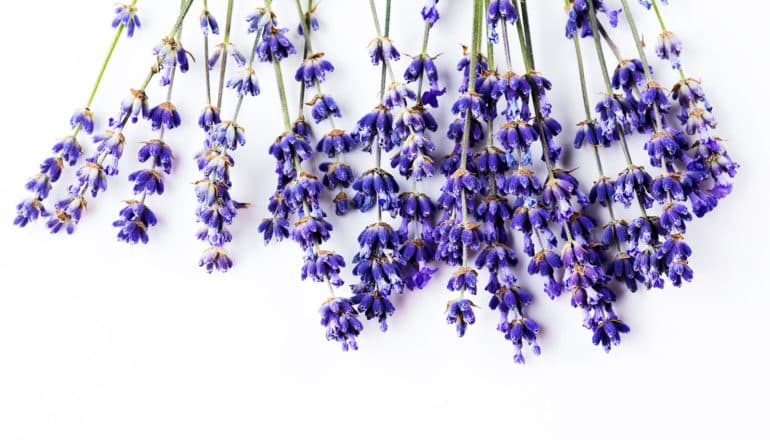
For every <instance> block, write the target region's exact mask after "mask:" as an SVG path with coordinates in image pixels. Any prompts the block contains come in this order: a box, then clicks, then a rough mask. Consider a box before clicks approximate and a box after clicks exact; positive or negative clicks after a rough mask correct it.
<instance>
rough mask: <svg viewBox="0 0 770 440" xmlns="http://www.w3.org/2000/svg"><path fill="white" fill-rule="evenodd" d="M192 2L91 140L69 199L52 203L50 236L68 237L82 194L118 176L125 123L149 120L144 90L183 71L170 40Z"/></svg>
mask: <svg viewBox="0 0 770 440" xmlns="http://www.w3.org/2000/svg"><path fill="white" fill-rule="evenodd" d="M192 2H193V0H187V2H186V3H185V4H184V5H183V6H182V9H181V11H180V13H179V16H178V17H177V20H176V23H174V26H173V27H172V28H171V32H169V34H168V37H166V38H164V39H163V40H162V42H161V44H160V45H158V46H156V47H155V48H154V49H153V54H154V55H155V60H154V62H153V64H152V66H151V67H150V71H149V72H148V74H147V76H146V77H145V79H144V81H143V82H142V85H141V87H140V88H139V89H137V90H131V95H130V96H129V97H128V98H127V99H126V100H124V102H123V103H121V108H120V112H119V114H118V116H116V117H115V118H113V119H111V120H110V129H108V130H106V131H105V133H104V134H102V135H98V136H94V141H96V142H97V143H98V146H97V149H96V152H95V153H94V154H93V155H92V156H91V157H89V158H88V159H87V160H86V163H85V165H83V166H82V167H81V168H80V169H79V170H78V172H77V181H76V182H74V183H73V184H71V185H70V186H69V188H68V192H69V196H68V197H66V198H63V199H60V200H59V201H58V202H57V203H56V211H55V213H54V215H53V216H52V217H51V218H50V219H49V220H48V222H47V224H46V225H47V226H48V229H49V230H50V231H51V232H52V233H58V232H60V231H62V230H65V231H67V233H68V234H71V233H72V232H74V230H75V226H76V225H77V224H78V222H79V221H80V220H81V218H82V215H83V211H84V210H85V208H86V205H87V201H86V194H87V193H88V192H89V191H90V193H91V196H92V197H96V196H97V195H98V194H99V193H100V192H103V191H105V190H106V189H107V179H108V177H109V176H114V175H116V174H117V173H118V163H119V161H120V158H121V156H122V155H123V147H124V145H125V141H126V140H125V136H124V135H123V131H124V129H125V127H126V125H127V123H128V122H129V120H130V121H132V122H137V120H138V117H139V116H140V115H141V116H143V117H149V116H150V114H149V109H148V108H147V95H146V94H145V90H146V88H147V86H148V85H149V83H150V81H151V80H152V78H153V77H154V76H155V75H156V74H158V73H161V72H164V71H165V72H166V73H165V74H164V76H166V75H170V74H168V73H167V72H168V70H173V69H175V68H176V67H177V65H179V68H180V69H181V70H186V69H185V67H184V66H183V63H184V62H185V55H183V53H185V52H184V48H182V46H181V44H180V43H179V42H178V41H176V39H175V38H174V37H175V35H176V33H177V31H178V30H179V28H180V27H181V26H182V22H183V21H184V18H185V16H186V15H187V12H188V11H189V10H190V6H192Z"/></svg>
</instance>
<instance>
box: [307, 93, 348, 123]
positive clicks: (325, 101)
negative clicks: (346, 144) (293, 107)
mask: <svg viewBox="0 0 770 440" xmlns="http://www.w3.org/2000/svg"><path fill="white" fill-rule="evenodd" d="M307 105H309V106H311V107H312V111H311V113H312V115H313V120H315V122H316V124H317V123H319V122H321V121H324V120H326V119H330V118H332V117H335V118H341V117H342V112H341V111H340V108H339V107H338V106H337V102H336V101H335V100H334V98H332V97H331V96H328V95H316V96H315V97H314V98H313V99H311V100H310V101H309V102H308V103H307Z"/></svg>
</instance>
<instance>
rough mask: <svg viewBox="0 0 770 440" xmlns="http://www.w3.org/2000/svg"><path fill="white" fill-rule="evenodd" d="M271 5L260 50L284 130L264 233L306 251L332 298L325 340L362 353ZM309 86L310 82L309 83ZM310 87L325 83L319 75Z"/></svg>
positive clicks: (324, 314)
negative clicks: (295, 113)
mask: <svg viewBox="0 0 770 440" xmlns="http://www.w3.org/2000/svg"><path fill="white" fill-rule="evenodd" d="M270 4H271V1H270V0H268V1H267V2H266V9H267V14H270V16H271V19H270V21H269V22H268V24H267V27H266V28H265V30H264V34H265V36H264V40H263V42H262V44H263V46H262V49H261V51H260V49H259V48H258V52H259V53H260V59H261V60H262V61H264V62H270V63H272V64H273V68H274V70H275V78H276V84H277V85H278V92H279V97H280V101H281V102H280V105H281V114H282V116H283V123H284V130H285V131H284V133H283V134H281V135H280V136H279V137H278V138H277V140H276V141H275V143H274V144H273V145H271V147H270V152H271V154H272V155H273V156H274V157H275V158H276V161H277V163H276V172H277V174H278V188H277V190H276V193H275V195H274V196H273V197H272V199H271V201H270V204H269V208H270V210H271V211H272V213H273V217H272V218H267V219H265V220H263V222H262V223H261V224H260V226H259V230H260V232H262V233H263V234H264V236H265V239H266V241H270V239H271V238H272V237H273V235H274V234H276V233H277V234H276V237H277V238H279V239H281V238H283V237H285V236H288V235H290V236H291V237H292V238H293V239H294V241H296V242H297V244H299V246H300V247H301V248H302V250H303V251H304V252H305V256H304V260H305V262H304V265H303V267H302V278H303V279H306V278H310V279H312V280H313V281H316V282H320V283H325V284H326V285H327V286H328V288H329V292H330V294H331V297H330V298H329V299H328V300H327V301H325V302H324V303H323V304H322V306H321V309H320V313H321V325H323V326H324V327H326V338H327V339H328V340H333V341H337V342H339V343H340V344H341V346H342V349H343V350H344V351H348V350H350V349H352V350H357V349H358V344H357V342H356V337H357V336H358V335H359V334H360V332H361V330H362V329H363V325H362V324H361V322H360V321H359V320H358V318H357V317H356V316H357V315H358V312H357V311H356V310H355V308H354V307H353V304H352V302H351V300H349V299H347V298H338V297H336V295H335V292H334V288H335V287H340V286H342V284H343V283H344V282H343V280H342V278H341V277H340V272H341V270H342V268H343V267H344V266H345V260H344V259H343V258H342V256H340V255H338V254H336V253H334V252H331V251H326V250H322V249H321V248H320V246H321V245H322V244H323V243H324V242H325V241H327V240H328V239H329V238H330V232H331V230H332V226H331V224H330V223H329V222H328V221H327V220H326V213H325V212H324V211H323V209H322V208H321V205H320V195H321V193H322V191H323V185H322V184H321V183H320V181H319V179H318V177H316V176H314V175H312V174H310V173H307V172H305V171H304V170H303V167H302V162H303V161H304V160H307V159H310V158H311V157H312V153H313V152H312V148H311V147H310V145H309V143H308V141H307V136H308V135H309V129H308V126H307V125H306V123H305V122H304V119H303V118H302V117H300V118H299V119H298V120H297V121H296V122H295V123H294V124H292V123H291V116H290V114H289V106H288V101H287V99H286V87H285V84H284V79H283V72H282V68H281V61H282V60H283V59H285V58H286V57H287V56H288V55H290V54H294V53H295V52H296V51H295V49H294V46H293V45H291V43H290V42H289V41H288V40H287V39H285V37H284V36H283V34H284V33H285V32H286V29H282V28H279V27H278V25H277V21H276V19H275V16H274V15H273V14H272V11H271V10H270ZM297 7H298V11H299V13H300V17H301V18H302V19H304V18H303V14H302V8H301V5H300V4H299V2H297ZM308 17H309V16H308ZM305 26H307V24H303V27H305ZM304 36H305V45H306V49H307V51H311V50H312V49H311V45H310V28H309V26H307V27H305V29H304ZM300 69H302V68H300ZM311 76H314V75H311ZM303 77H304V75H303ZM303 82H304V81H303ZM307 82H311V81H307ZM307 82H305V84H306V85H307ZM311 83H316V85H320V82H319V81H318V78H317V77H316V78H315V81H312V82H311ZM319 93H320V86H319ZM292 219H296V222H295V223H294V225H293V227H290V226H289V224H290V223H289V222H290V221H291V220H292Z"/></svg>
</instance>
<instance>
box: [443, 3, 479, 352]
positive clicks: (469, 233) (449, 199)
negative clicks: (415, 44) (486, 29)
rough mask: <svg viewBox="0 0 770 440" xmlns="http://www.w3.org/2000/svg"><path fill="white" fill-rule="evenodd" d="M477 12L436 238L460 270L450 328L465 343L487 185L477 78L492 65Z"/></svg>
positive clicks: (463, 64) (454, 109)
mask: <svg viewBox="0 0 770 440" xmlns="http://www.w3.org/2000/svg"><path fill="white" fill-rule="evenodd" d="M473 6H474V8H473V14H472V17H473V20H472V35H473V38H472V44H471V47H470V50H469V51H467V50H466V52H467V57H466V58H464V59H463V60H461V62H460V65H459V70H461V72H462V74H463V81H462V85H461V87H460V93H461V96H460V98H459V99H458V100H457V101H456V102H455V103H454V105H453V106H452V112H453V113H454V114H455V115H457V119H456V120H455V122H454V123H452V125H450V128H449V134H448V136H449V138H450V139H452V140H454V141H455V142H456V144H455V148H454V151H453V153H452V155H450V156H449V157H447V158H446V159H445V161H444V163H443V164H442V172H443V173H444V175H445V176H446V183H445V184H444V186H443V187H442V189H441V196H440V197H439V200H438V201H439V204H440V205H441V206H442V208H443V210H444V214H443V216H442V218H441V220H440V222H439V224H438V226H437V227H436V230H435V232H434V234H435V240H436V242H437V257H438V258H440V259H441V260H442V261H444V262H446V263H447V264H449V265H451V266H455V267H457V270H456V271H455V272H454V273H453V274H452V277H451V278H450V281H449V284H448V288H449V290H451V291H455V292H458V295H459V296H458V297H457V298H456V299H453V300H451V301H449V303H448V304H447V322H448V323H450V324H454V325H455V327H456V330H457V335H458V336H460V337H462V336H464V335H465V332H466V330H467V328H468V326H469V325H472V324H474V323H475V321H476V317H475V313H474V311H473V308H474V307H475V304H474V303H473V302H472V301H470V300H468V299H467V298H465V294H466V292H470V293H471V294H476V292H477V280H478V272H476V270H474V269H472V268H471V267H470V259H469V258H470V256H469V253H470V252H471V251H473V250H479V249H480V247H481V243H482V231H481V225H480V224H478V223H472V222H471V219H470V217H471V215H472V212H473V211H474V208H475V201H476V198H477V197H478V196H481V191H482V182H481V180H480V179H479V177H478V176H477V174H476V173H475V171H476V170H475V168H474V165H475V164H474V162H473V160H472V154H473V153H472V149H473V148H474V147H478V145H479V143H480V142H481V141H482V140H483V136H484V133H483V128H482V121H483V120H484V119H485V118H487V117H488V115H489V112H488V109H487V108H486V107H485V104H484V102H483V100H482V96H481V95H480V94H478V93H477V92H476V90H475V88H476V78H477V77H478V76H479V75H480V73H481V72H482V71H483V70H484V69H486V68H487V64H486V61H482V60H481V54H480V44H481V36H480V34H481V26H482V25H481V22H482V19H481V17H482V2H480V1H478V0H475V1H474V2H473Z"/></svg>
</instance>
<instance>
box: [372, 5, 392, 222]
mask: <svg viewBox="0 0 770 440" xmlns="http://www.w3.org/2000/svg"><path fill="white" fill-rule="evenodd" d="M369 8H370V10H371V12H372V20H374V28H375V30H376V31H377V38H378V39H380V40H381V39H383V38H388V37H389V36H390V14H391V0H386V2H385V32H384V33H383V32H382V28H381V27H380V19H379V17H378V16H377V6H376V5H375V4H374V0H369ZM388 73H390V76H391V78H394V75H393V70H392V69H391V68H390V64H388V59H387V57H383V61H382V73H381V75H380V104H382V103H383V101H384V100H385V86H386V83H387V77H388ZM380 150H381V149H380V145H379V143H376V145H375V147H374V160H375V169H380V168H382V151H380ZM377 220H378V221H382V206H380V204H379V202H378V203H377Z"/></svg>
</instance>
